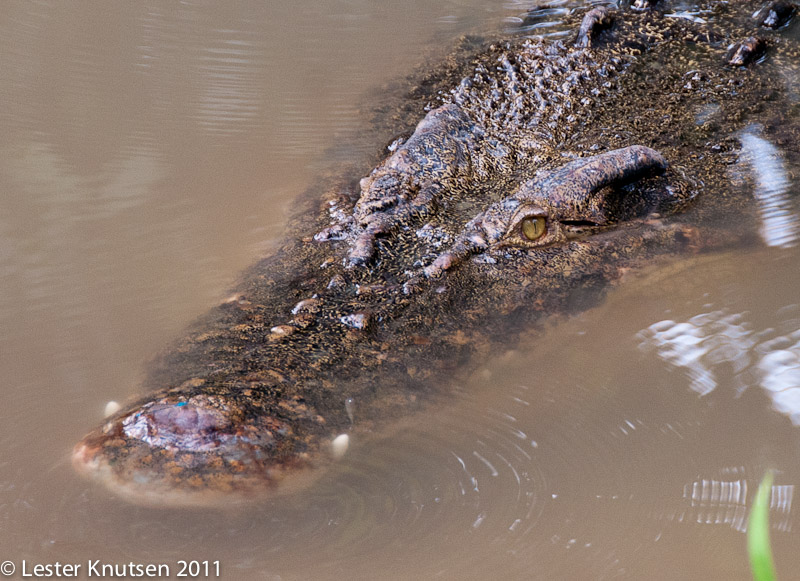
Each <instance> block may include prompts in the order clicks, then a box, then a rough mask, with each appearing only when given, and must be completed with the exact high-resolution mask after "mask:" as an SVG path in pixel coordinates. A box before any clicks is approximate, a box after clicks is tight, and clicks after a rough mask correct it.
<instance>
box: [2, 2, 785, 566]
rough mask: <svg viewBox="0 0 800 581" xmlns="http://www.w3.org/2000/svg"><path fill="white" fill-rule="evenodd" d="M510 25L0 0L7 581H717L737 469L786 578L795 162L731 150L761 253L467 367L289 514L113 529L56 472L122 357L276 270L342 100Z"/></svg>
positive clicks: (493, 19) (64, 470)
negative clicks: (182, 574)
mask: <svg viewBox="0 0 800 581" xmlns="http://www.w3.org/2000/svg"><path fill="white" fill-rule="evenodd" d="M220 6H221V5H220ZM525 9H526V5H524V4H522V3H503V2H500V1H488V0H453V1H443V2H437V3H430V2H424V1H422V0H420V1H415V2H408V3H373V2H367V1H366V0H326V1H325V2H314V3H312V2H305V1H303V2H269V3H263V2H248V1H234V2H226V3H225V4H224V8H221V7H217V6H216V5H214V4H213V3H202V2H201V3H195V2H181V3H176V2H139V3H131V4H115V5H113V7H112V6H111V5H105V4H103V5H100V4H97V3H76V4H72V3H71V4H69V5H66V4H62V3H58V2H36V3H34V2H9V3H6V4H4V6H3V11H4V17H3V19H2V21H0V67H2V70H3V73H4V74H3V77H4V80H3V88H2V90H0V99H1V100H2V105H3V106H2V112H0V123H1V124H2V125H1V126H2V133H0V135H1V137H0V148H2V155H0V186H1V189H0V200H1V201H0V372H2V375H1V376H2V378H3V379H2V394H3V405H2V406H0V561H6V560H8V561H10V562H11V563H13V565H14V566H15V568H16V571H15V573H14V574H13V575H12V578H19V577H20V575H21V573H22V570H21V569H22V565H23V560H24V561H25V565H26V567H27V568H28V572H30V570H32V567H33V566H34V565H35V564H37V563H38V564H44V565H46V564H51V565H53V564H55V563H56V562H60V563H75V564H80V565H81V569H80V570H79V572H80V576H82V577H85V576H86V574H87V573H88V572H89V569H88V567H89V563H90V562H95V561H97V560H99V561H100V563H101V564H112V565H113V564H116V565H118V566H121V565H126V564H131V563H133V564H140V565H146V564H148V563H153V564H166V565H168V566H169V567H170V573H171V575H172V576H176V575H177V573H178V572H179V571H180V564H179V561H181V560H189V561H190V560H197V561H199V562H202V561H209V562H210V567H211V571H210V572H211V573H215V572H216V564H215V562H218V563H219V568H220V571H221V575H220V576H221V578H224V579H245V580H249V579H341V578H351V579H406V578H440V579H487V578H514V579H516V578H536V579H554V578H574V579H604V578H605V579H607V578H640V579H641V578H649V579H695V578H706V579H747V578H749V573H748V566H747V557H746V552H745V535H744V532H743V531H744V529H745V526H746V515H747V513H748V510H749V507H750V505H751V503H752V497H753V494H754V492H755V489H756V487H757V484H758V482H759V480H760V478H761V476H762V475H763V473H764V472H765V471H766V470H774V471H775V474H776V481H775V486H774V488H773V491H772V511H771V516H772V525H773V528H772V535H773V544H774V548H775V551H776V558H777V563H778V568H779V571H780V572H782V573H783V577H782V578H786V579H789V578H792V574H793V573H794V572H796V571H797V570H798V567H800V556H798V553H797V552H796V550H794V549H795V548H796V547H797V544H798V537H797V535H798V531H797V530H796V529H797V526H798V523H797V517H796V516H795V512H796V509H795V507H794V506H793V493H794V490H795V486H796V485H797V484H800V463H798V457H799V456H800V432H798V427H797V424H800V396H799V395H798V392H800V296H799V295H798V292H797V288H798V286H799V285H798V283H800V268H798V267H799V266H800V254H798V250H797V248H796V247H795V246H794V239H795V231H796V226H795V223H796V220H795V216H796V215H797V204H796V202H795V201H794V198H795V197H796V196H793V191H795V190H796V189H797V186H796V185H794V184H793V183H792V181H791V176H792V173H793V172H795V175H796V170H797V169H798V168H792V167H788V166H787V164H786V163H784V162H782V161H781V155H780V151H776V150H773V149H770V147H771V146H770V144H768V143H764V142H763V141H759V138H758V132H757V128H756V129H754V130H753V132H752V135H751V137H746V138H744V139H743V143H745V144H746V147H747V148H748V151H749V152H750V154H751V155H752V156H753V159H754V160H755V161H753V163H752V164H751V165H750V166H746V167H744V168H743V169H742V171H750V172H751V174H752V175H755V176H756V178H755V179H754V180H753V181H754V183H755V184H756V187H757V188H759V191H757V192H755V194H756V197H759V199H760V200H761V206H760V208H761V211H760V214H759V215H758V216H755V215H754V219H760V220H762V221H763V223H764V232H765V241H766V242H768V243H769V244H771V246H770V245H769V244H765V245H764V246H763V247H760V248H754V249H751V250H743V251H740V252H736V253H730V254H722V255H718V256H712V257H705V258H703V259H698V260H682V261H679V262H678V263H676V264H675V265H673V266H671V267H669V268H664V269H659V270H654V271H652V272H647V273H644V274H643V275H641V276H638V277H635V278H632V279H630V280H627V281H625V282H624V284H623V285H621V286H620V287H619V288H618V289H615V290H614V291H613V292H611V293H610V294H609V296H608V299H607V300H606V301H605V302H604V303H603V304H602V305H600V306H598V307H596V308H593V309H592V310H589V311H587V312H585V313H583V314H580V315H577V316H575V317H573V318H570V319H567V320H562V321H559V322H558V323H557V324H549V325H547V326H546V327H544V328H542V329H537V330H533V331H535V332H533V333H532V336H531V337H529V338H528V339H526V340H524V341H523V342H522V343H521V344H520V345H518V346H517V347H516V348H515V349H514V350H512V351H509V352H508V353H507V354H506V355H505V356H503V357H502V358H500V359H498V360H496V361H491V362H487V363H486V365H485V366H483V367H482V368H481V369H479V370H478V371H477V372H476V373H475V374H474V376H473V377H472V378H471V379H470V381H469V382H468V383H467V384H465V385H464V386H462V387H461V388H460V389H459V390H458V394H457V397H455V398H454V401H453V402H451V403H449V404H446V405H443V406H442V407H441V408H438V409H435V410H430V411H429V412H426V413H423V414H420V415H417V416H414V417H411V418H408V419H406V420H404V421H403V422H402V423H401V424H400V425H398V426H396V427H395V428H394V429H393V430H392V431H391V432H389V433H387V434H386V435H385V437H381V438H376V439H375V440H372V441H370V442H364V443H361V442H354V443H353V447H352V449H351V451H350V452H349V454H348V457H347V458H346V459H345V460H344V461H343V462H342V463H340V464H339V465H337V466H336V467H335V468H334V470H332V471H331V472H330V473H329V474H326V475H325V476H324V477H323V478H322V479H321V480H320V482H318V483H317V485H315V486H314V487H312V488H311V489H310V490H308V491H305V492H301V493H298V494H295V495H290V496H287V497H283V498H281V499H279V500H275V501H268V502H264V503H260V504H257V505H254V506H251V507H248V508H247V509H246V510H239V511H235V512H228V511H216V510H191V511H186V510H183V511H181V510H169V509H152V508H141V507H136V506H132V505H128V504H126V503H123V502H120V501H119V500H117V499H116V498H114V497H113V496H111V495H109V494H108V493H107V492H105V491H104V490H102V489H100V488H97V487H94V486H91V485H89V484H87V483H86V482H84V481H83V480H81V479H79V478H78V477H77V476H76V475H75V474H74V473H73V471H72V469H71V467H70V464H69V461H68V456H69V452H70V450H71V447H72V445H73V444H74V443H75V442H76V441H77V440H78V439H79V438H80V437H81V436H82V435H83V434H84V433H85V432H86V431H87V430H88V429H89V428H90V427H91V426H93V425H95V424H96V423H97V422H98V421H99V420H100V418H101V417H102V414H103V407H104V405H105V403H106V402H107V401H109V400H124V399H125V398H126V397H128V396H130V395H131V394H132V393H134V391H135V388H136V383H137V381H138V380H139V378H140V377H141V375H142V370H143V368H144V365H145V363H146V361H147V360H148V359H149V358H150V357H152V356H153V355H154V354H155V353H156V352H157V351H158V349H159V348H161V347H162V346H163V345H165V344H166V343H167V342H168V341H169V340H170V339H171V338H173V337H174V336H175V335H176V334H178V333H179V332H180V330H181V329H182V328H183V327H184V326H186V325H187V324H188V323H189V322H190V321H191V320H192V319H193V318H195V317H196V316H198V315H200V314H201V313H203V312H204V311H205V310H206V309H207V308H209V306H210V305H212V304H214V302H215V301H218V300H219V299H220V298H222V297H224V296H225V291H226V289H227V288H228V287H229V286H230V285H231V283H232V282H233V281H234V280H235V278H236V275H237V273H238V272H239V271H241V270H242V269H243V268H244V267H246V266H247V265H248V264H250V263H252V262H253V261H254V260H255V259H256V258H258V257H259V256H262V255H263V254H265V253H267V252H269V251H270V249H271V248H273V247H274V245H275V243H276V242H277V241H278V240H279V239H280V237H281V235H282V228H283V225H284V223H285V217H286V215H287V213H288V212H289V211H290V208H291V203H292V200H293V199H294V198H295V196H296V195H297V194H298V193H300V192H302V191H303V190H304V189H305V188H306V187H308V186H309V184H311V183H313V180H314V176H315V175H317V174H318V173H319V172H320V171H322V170H323V169H325V168H327V167H329V166H330V165H331V163H335V160H334V161H333V162H332V161H331V158H330V153H328V154H327V155H326V152H330V148H331V147H332V146H334V145H335V144H337V143H346V144H347V145H346V146H345V147H344V149H341V148H340V149H339V150H338V151H339V153H338V154H337V155H345V154H346V155H351V156H356V157H357V156H359V155H367V154H370V153H372V152H374V151H375V148H376V147H379V146H380V144H376V143H373V142H363V141H360V140H359V139H358V138H359V127H361V125H360V124H361V123H362V122H363V107H364V105H365V95H372V96H373V97H372V98H376V97H375V95H379V94H380V88H381V87H382V86H384V84H387V83H391V82H392V81H394V80H396V79H398V78H402V77H403V75H405V74H407V73H409V72H411V71H412V70H413V68H414V65H415V64H416V63H418V62H420V61H421V60H422V58H423V56H424V55H428V54H431V51H434V52H435V51H437V50H443V49H444V48H446V47H447V46H449V45H451V44H452V43H453V41H454V39H455V38H456V37H457V36H458V35H460V34H462V33H464V32H466V31H474V30H481V29H489V30H496V29H498V28H503V27H508V26H512V25H513V23H514V21H515V19H516V18H517V17H518V16H519V15H520V14H523V13H524V12H525ZM387 86H388V85H387ZM376 89H377V91H376ZM748 168H749V169H748ZM367 170H368V168H365V171H367ZM758 176H761V178H763V179H759V178H758ZM782 180H783V181H782ZM734 227H735V225H734ZM356 406H357V402H356ZM356 421H357V408H356ZM3 566H4V567H5V566H6V565H5V564H4V565H3ZM201 570H202V569H201ZM5 571H6V570H4V572H5ZM187 572H191V571H190V570H187Z"/></svg>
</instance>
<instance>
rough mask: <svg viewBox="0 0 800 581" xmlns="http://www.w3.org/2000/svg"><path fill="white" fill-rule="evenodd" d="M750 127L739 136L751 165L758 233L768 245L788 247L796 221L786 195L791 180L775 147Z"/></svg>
mask: <svg viewBox="0 0 800 581" xmlns="http://www.w3.org/2000/svg"><path fill="white" fill-rule="evenodd" d="M756 131H757V128H755V127H749V128H748V129H747V130H746V131H744V132H743V133H742V134H741V136H740V137H739V140H740V141H741V143H742V159H743V161H744V163H745V164H747V165H749V166H750V169H751V173H752V175H753V180H754V182H755V190H754V192H753V194H754V195H755V198H756V202H758V206H759V215H760V217H761V228H760V232H761V237H762V238H763V239H764V242H765V243H766V244H767V245H768V246H776V247H779V248H788V247H791V246H794V245H795V243H796V242H797V233H798V221H797V216H796V215H795V213H794V211H793V209H792V205H791V200H790V198H789V196H788V191H789V186H790V181H789V177H788V174H787V172H786V168H785V167H784V165H783V161H782V160H781V154H780V151H779V150H778V148H777V147H775V146H774V145H772V144H771V143H770V142H769V141H767V140H766V139H764V138H762V137H759V136H758V135H757V134H756Z"/></svg>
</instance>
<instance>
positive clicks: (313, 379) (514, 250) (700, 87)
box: [73, 4, 786, 505]
mask: <svg viewBox="0 0 800 581" xmlns="http://www.w3.org/2000/svg"><path fill="white" fill-rule="evenodd" d="M726 6H727V5H725V4H720V5H716V4H714V7H715V9H717V8H719V10H721V11H722V12H721V15H722V17H724V18H723V19H722V21H724V22H725V23H726V27H727V28H726V29H725V30H723V31H722V32H714V33H713V35H712V33H711V32H709V30H708V29H707V28H705V27H702V26H701V27H695V25H693V24H689V23H686V22H683V21H679V20H676V19H666V18H662V17H661V16H660V15H659V14H657V13H654V12H650V11H645V12H644V13H642V14H637V15H619V14H618V15H616V16H615V17H614V18H613V21H611V20H606V17H609V18H610V16H609V15H608V14H607V13H606V14H600V15H598V12H596V11H595V10H592V11H590V12H589V15H588V17H587V18H589V20H587V21H585V22H584V23H583V26H581V27H580V29H581V31H582V32H581V36H580V38H579V39H578V40H577V45H578V46H575V44H576V43H575V42H574V41H573V42H570V43H561V42H555V43H545V42H541V41H530V40H524V39H522V40H519V39H518V40H509V41H506V42H502V43H499V42H498V43H495V44H493V45H492V46H489V47H486V48H485V49H484V50H483V51H482V52H479V53H477V54H475V55H473V56H472V57H471V58H470V59H469V60H468V62H465V63H461V64H459V65H458V66H459V67H461V69H460V70H464V71H465V76H464V77H463V80H462V81H461V82H460V83H457V85H456V86H454V87H450V90H445V89H446V88H447V87H445V86H441V87H439V93H440V94H441V95H442V96H441V97H436V98H435V99H434V100H433V101H432V102H430V103H429V108H428V109H429V111H428V113H427V114H426V115H425V116H424V118H423V119H422V120H421V121H420V122H419V123H418V125H417V127H416V129H415V130H414V131H413V133H412V134H411V136H410V137H409V138H408V139H406V140H405V141H404V142H402V143H400V144H399V145H398V146H397V147H396V148H395V149H394V151H393V153H392V154H391V155H389V156H388V157H387V158H386V159H385V160H384V161H382V162H381V163H380V164H378V165H377V167H375V169H373V170H372V172H371V173H370V174H369V175H368V176H366V177H364V178H363V179H362V180H361V182H360V184H359V186H358V187H353V186H351V185H349V184H350V183H352V182H348V181H346V180H345V181H340V182H338V183H339V184H340V185H338V186H336V187H335V188H333V189H332V190H331V191H330V192H329V193H328V194H327V195H326V197H325V198H324V199H323V202H322V204H321V208H320V211H319V213H315V212H313V211H309V212H306V213H304V214H303V215H302V216H299V217H298V218H297V220H296V223H295V224H294V227H293V228H292V230H291V231H292V232H294V234H293V235H291V236H290V237H289V238H288V239H287V241H286V243H285V245H284V247H283V248H282V249H281V250H280V251H279V252H278V253H277V254H276V255H275V256H273V257H271V258H268V259H265V260H264V261H262V262H261V263H259V264H257V265H256V266H255V267H253V268H252V269H251V270H250V271H249V272H248V273H246V275H245V277H244V280H243V282H242V283H241V284H240V285H239V287H238V288H237V290H236V293H235V294H234V296H233V297H232V298H231V299H230V300H228V301H226V302H225V303H223V304H222V305H220V306H218V307H217V308H215V309H213V310H212V311H211V312H210V313H209V314H208V315H207V316H206V317H204V318H203V320H201V321H199V322H198V323H197V324H196V325H195V326H194V327H193V328H191V329H190V330H189V332H188V334H187V336H186V337H185V338H184V339H182V340H180V341H179V342H177V344H176V345H175V346H174V347H173V348H172V350H170V351H168V352H167V353H165V354H164V355H163V356H162V357H161V359H160V361H158V362H157V364H156V365H155V367H154V370H153V371H152V372H151V374H150V376H149V378H148V380H147V381H146V384H145V387H147V388H150V389H151V390H152V392H151V393H150V394H149V395H146V396H144V397H142V398H140V399H138V400H135V401H133V402H132V403H131V404H130V405H128V406H127V407H125V408H124V409H123V410H121V411H120V412H118V413H116V414H115V415H113V416H112V417H110V418H108V419H107V420H106V421H105V422H104V423H103V424H102V425H101V426H100V427H98V428H97V429H96V430H95V431H93V432H91V433H90V434H89V435H88V436H86V438H85V439H84V440H83V441H81V442H80V443H79V444H78V445H77V446H76V447H75V452H74V456H73V459H74V464H75V466H76V467H77V468H78V469H79V470H80V471H81V472H83V473H86V474H88V475H90V476H91V477H92V478H94V479H96V480H98V481H100V482H102V483H103V484H104V485H106V486H108V487H109V488H110V489H112V490H113V491H115V492H116V493H118V494H120V495H122V496H124V497H126V498H128V499H130V500H133V501H136V502H144V503H152V504H174V505H190V504H210V503H215V502H218V503H225V504H228V503H230V502H232V501H236V500H243V499H244V500H246V499H250V498H253V497H258V496H261V495H264V494H267V493H273V492H275V491H276V490H277V489H278V488H277V486H278V484H279V483H283V484H284V486H281V489H283V488H288V489H294V488H295V487H294V486H292V483H300V482H304V481H306V480H308V479H306V478H305V476H313V475H314V474H316V473H317V472H318V471H316V470H313V468H320V467H324V466H325V465H326V464H328V463H329V462H330V461H332V458H333V456H334V454H333V453H332V452H331V442H332V441H333V440H334V438H336V437H337V436H339V435H341V434H345V433H347V434H349V435H350V436H351V437H357V436H359V435H361V434H365V433H367V432H371V431H377V430H378V429H379V428H380V426H382V425H384V424H385V423H387V422H389V421H391V419H392V418H394V417H397V416H398V415H400V414H408V413H411V412H412V411H413V410H415V409H418V408H419V407H420V406H421V405H423V404H425V403H426V402H428V401H430V400H431V399H432V398H435V397H436V396H438V395H440V394H442V393H446V391H447V386H448V385H450V384H448V383H447V382H446V381H443V378H451V377H452V376H453V375H454V374H458V373H461V372H463V370H468V369H469V368H470V364H472V363H474V362H475V361H479V360H480V359H481V357H482V356H483V357H485V356H486V355H487V354H488V353H491V352H492V350H493V349H496V348H498V346H502V345H505V344H507V343H508V342H509V341H512V340H513V339H514V337H515V336H516V335H518V334H519V333H520V332H522V331H524V330H525V329H530V328H532V327H535V326H537V325H539V324H540V322H541V320H542V318H543V317H544V316H552V315H553V314H556V313H564V312H569V310H571V309H574V308H580V307H581V306H585V305H586V304H591V303H592V302H593V301H595V300H597V299H598V298H599V297H600V296H601V295H602V293H603V291H604V289H605V288H607V287H608V285H609V284H610V283H613V282H615V281H617V280H618V279H619V278H620V277H621V276H622V275H623V274H624V273H626V272H629V271H630V270H631V269H635V268H638V267H640V266H641V265H642V264H649V263H653V262H655V261H658V260H661V259H666V258H668V257H670V256H675V255H678V254H681V253H694V252H700V251H703V250H705V249H708V248H717V247H721V246H726V245H730V244H731V243H738V242H740V241H741V240H743V239H748V238H752V237H753V236H754V233H755V232H756V224H754V223H752V224H751V222H752V220H749V219H748V218H749V216H750V213H751V209H750V204H749V202H748V199H747V196H746V195H745V194H743V192H742V189H741V188H737V187H735V186H734V185H731V180H730V176H729V174H728V167H729V164H730V162H731V160H732V159H735V156H736V153H735V147H734V146H732V145H731V142H730V140H731V136H732V135H734V134H735V131H737V130H739V129H741V128H742V127H744V125H745V124H746V123H747V121H748V116H750V115H755V114H757V113H758V112H759V110H760V109H759V108H760V107H761V102H762V99H763V96H764V94H765V92H769V94H770V95H772V96H773V98H774V99H773V103H772V107H773V109H772V114H776V113H775V112H776V111H778V110H780V109H781V107H779V106H778V105H780V104H781V103H783V102H784V101H783V100H781V99H782V97H781V94H782V93H781V90H782V89H781V87H780V86H779V85H777V84H775V83H773V78H772V76H770V75H762V74H758V71H754V70H751V69H742V68H737V69H734V68H731V67H726V66H724V46H725V43H724V42H714V43H711V44H706V45H700V47H696V46H695V47H691V48H690V49H687V47H686V44H685V43H684V41H683V40H682V39H683V38H690V39H693V40H696V39H697V38H711V37H712V36H715V35H716V36H721V37H722V39H723V40H724V41H727V40H729V39H732V38H733V37H734V36H736V37H740V36H742V35H741V30H740V29H739V28H737V26H736V25H735V24H733V23H734V22H735V21H736V19H737V18H739V16H737V14H732V15H731V14H728V13H727V12H725V11H726V10H729V8H727V7H726ZM601 16H602V18H600V20H602V21H603V22H604V26H607V25H610V29H608V30H603V31H601V30H599V29H598V28H597V27H596V25H595V24H594V23H596V22H598V21H599V20H598V18H599V17H601ZM725 19H727V20H725ZM576 28H577V26H576ZM585 45H592V46H585ZM757 66H760V65H757ZM687 71H688V73H687ZM687 75H688V76H687ZM444 77H445V75H443V77H442V78H444ZM651 91H652V92H653V94H652V95H651V96H650V92H651ZM432 94H436V92H433V93H432ZM644 94H647V95H648V97H646V98H644V100H643V98H642V97H641V95H644ZM650 100H653V101H657V102H655V103H651V102H650ZM709 105H712V106H713V107H714V108H712V109H711V110H712V113H711V116H712V121H713V124H712V123H709V122H703V123H699V122H698V121H697V116H698V115H699V114H701V113H704V112H705V111H706V110H707V108H708V107H709ZM636 112H638V113H641V115H638V114H637V113H636ZM782 127H783V129H782V130H783V131H786V129H785V128H786V125H785V124H783V125H782ZM765 130H766V129H765ZM596 151H599V153H595V152H596ZM687 209H688V211H687ZM684 212H685V213H684ZM718 216H725V217H727V218H729V219H731V220H738V221H739V222H738V223H741V224H742V228H741V230H740V231H738V232H734V233H731V232H730V231H729V230H727V229H717V228H716V227H715V225H714V223H713V219H714V218H716V217H718ZM314 232H316V235H314ZM348 401H349V402H353V403H354V404H355V416H354V419H351V417H350V411H352V410H351V409H348V406H346V402H348Z"/></svg>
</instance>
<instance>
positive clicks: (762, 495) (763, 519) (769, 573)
mask: <svg viewBox="0 0 800 581" xmlns="http://www.w3.org/2000/svg"><path fill="white" fill-rule="evenodd" d="M771 494H772V472H767V473H766V474H765V475H764V478H763V479H762V480H761V484H759V485H758V492H756V499H755V502H753V508H752V510H751V511H750V516H749V517H748V519H747V553H748V555H749V556H750V570H751V571H752V572H753V579H755V580H756V581H776V579H777V576H776V575H775V565H774V564H773V562H772V548H771V547H770V544H769V501H770V496H771Z"/></svg>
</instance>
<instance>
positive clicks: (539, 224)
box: [520, 216, 547, 240]
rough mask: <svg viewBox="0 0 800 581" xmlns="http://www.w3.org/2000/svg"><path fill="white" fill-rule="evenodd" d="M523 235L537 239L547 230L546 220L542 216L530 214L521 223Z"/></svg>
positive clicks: (529, 238)
mask: <svg viewBox="0 0 800 581" xmlns="http://www.w3.org/2000/svg"><path fill="white" fill-rule="evenodd" d="M520 227H521V230H522V235H523V236H524V237H525V238H527V239H528V240H537V239H539V238H541V237H542V236H544V233H545V232H547V228H546V227H545V221H544V218H543V217H542V216H528V217H527V218H523V219H522V223H521V224H520Z"/></svg>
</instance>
